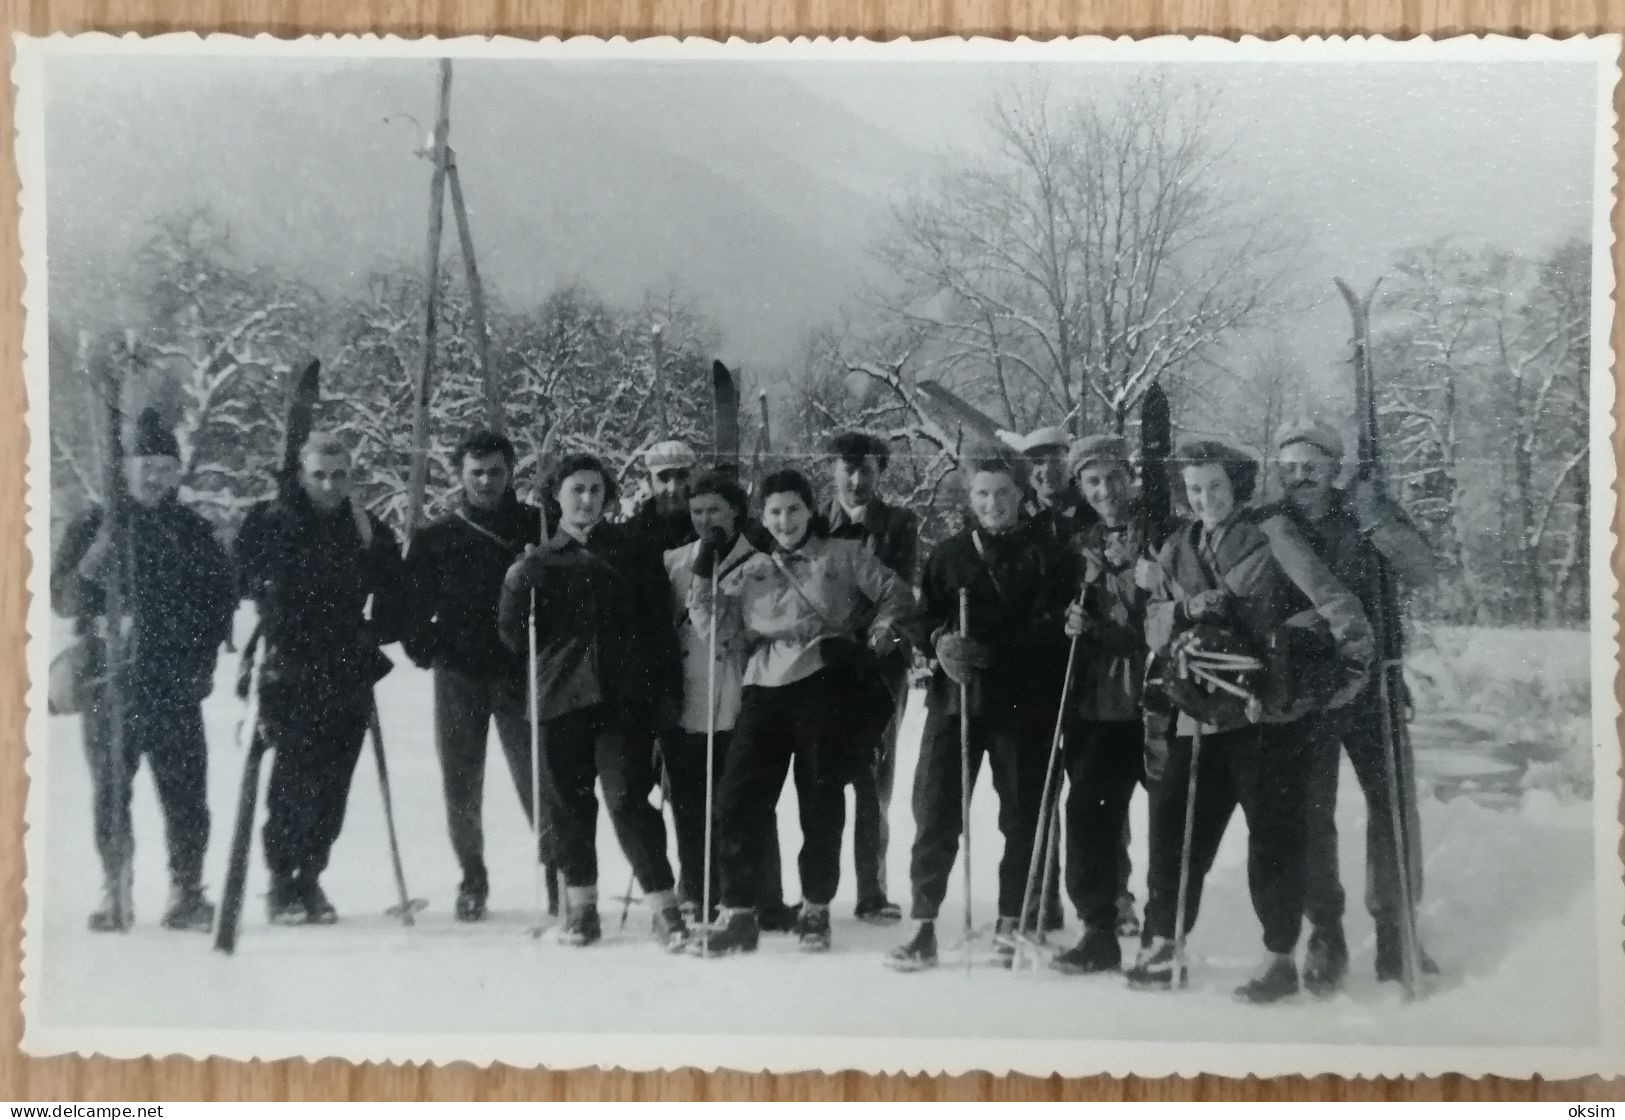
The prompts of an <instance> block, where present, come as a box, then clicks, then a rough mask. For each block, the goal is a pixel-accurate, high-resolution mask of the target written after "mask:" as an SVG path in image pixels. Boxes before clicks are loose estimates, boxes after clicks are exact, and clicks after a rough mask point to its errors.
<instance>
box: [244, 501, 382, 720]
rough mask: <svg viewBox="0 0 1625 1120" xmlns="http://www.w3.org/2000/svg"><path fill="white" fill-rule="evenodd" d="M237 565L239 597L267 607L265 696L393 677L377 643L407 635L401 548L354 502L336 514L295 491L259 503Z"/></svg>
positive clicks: (247, 523) (333, 689)
mask: <svg viewBox="0 0 1625 1120" xmlns="http://www.w3.org/2000/svg"><path fill="white" fill-rule="evenodd" d="M235 560H236V564H237V578H238V592H239V594H240V595H242V597H243V598H246V599H252V600H253V601H254V603H255V605H256V606H257V607H258V608H259V615H260V638H261V641H262V647H261V649H260V651H259V656H260V657H261V658H262V659H263V660H262V663H261V669H260V672H261V688H262V689H264V690H266V692H265V693H264V694H267V695H268V694H273V693H277V692H282V693H285V694H286V695H287V696H288V697H289V698H290V699H297V698H298V697H299V696H301V695H302V694H308V693H309V692H311V691H319V692H323V693H327V694H334V693H342V692H344V691H347V690H348V689H351V688H355V687H361V686H371V685H372V684H373V683H375V682H376V681H377V680H378V679H379V678H381V677H382V676H383V675H384V674H385V673H387V672H389V670H390V668H391V665H390V662H389V659H388V658H387V657H385V656H384V655H383V654H382V653H381V652H380V651H379V649H378V647H379V646H382V645H388V644H389V643H390V642H393V641H396V640H397V639H398V638H399V636H400V633H399V632H400V622H401V616H402V613H403V612H402V606H403V604H402V600H403V598H404V587H403V583H404V581H403V578H402V571H401V554H400V546H399V544H398V543H397V542H396V538H395V534H394V533H393V532H392V531H391V530H390V528H389V526H388V525H385V524H384V523H383V521H381V520H379V519H378V518H377V517H375V516H373V515H372V514H370V513H367V512H366V511H364V510H362V509H361V507H360V505H359V504H357V503H356V502H355V501H354V500H353V499H352V500H351V501H349V502H347V503H345V505H344V506H342V507H340V508H339V509H338V510H335V511H333V512H331V513H329V512H325V511H322V510H318V509H317V508H316V507H315V506H314V505H312V504H311V501H310V499H309V498H308V497H306V496H305V494H304V492H303V491H302V490H300V489H298V488H296V487H290V488H288V490H287V491H285V492H284V493H283V494H282V495H281V496H279V497H276V498H273V499H270V500H268V501H264V502H261V503H259V504H258V505H255V506H253V507H252V508H250V509H249V511H248V516H247V517H246V518H245V519H244V520H243V525H242V528H241V529H239V530H238V532H237V543H236V553H235ZM369 597H370V598H371V599H372V617H371V619H370V620H369V619H368V618H367V616H366V613H365V611H366V605H367V600H368V598H369Z"/></svg>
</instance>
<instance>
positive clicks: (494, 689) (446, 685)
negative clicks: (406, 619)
mask: <svg viewBox="0 0 1625 1120" xmlns="http://www.w3.org/2000/svg"><path fill="white" fill-rule="evenodd" d="M493 719H494V720H495V721H496V725H497V741H498V742H499V743H501V744H502V753H503V754H504V755H505V756H507V759H508V773H509V774H511V775H512V776H513V784H514V788H515V789H516V790H517V791H518V793H519V804H520V806H521V807H522V808H523V809H524V811H525V819H526V820H529V819H530V818H531V773H530V719H529V708H528V699H527V697H526V695H525V682H524V680H523V678H519V677H513V676H510V675H501V676H493V675H478V676H476V675H474V674H471V673H465V672H462V671H460V670H457V669H451V668H447V667H445V666H437V667H436V668H435V670H434V736H435V750H436V752H437V753H438V754H439V756H440V781H441V788H442V789H443V790H444V792H445V795H446V826H447V829H448V831H449V832H450V834H451V850H452V851H453V852H454V853H455V854H456V856H457V863H458V865H459V866H461V867H462V869H463V878H464V879H465V880H471V881H474V882H476V883H484V882H485V881H486V873H485V827H484V807H485V750H486V743H487V741H488V739H489V736H490V728H491V721H492V720H493Z"/></svg>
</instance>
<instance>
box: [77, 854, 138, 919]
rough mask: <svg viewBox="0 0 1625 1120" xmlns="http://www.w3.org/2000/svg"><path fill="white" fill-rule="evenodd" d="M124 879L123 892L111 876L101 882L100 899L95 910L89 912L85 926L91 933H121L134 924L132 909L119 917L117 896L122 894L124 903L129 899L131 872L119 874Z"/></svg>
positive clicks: (126, 871)
mask: <svg viewBox="0 0 1625 1120" xmlns="http://www.w3.org/2000/svg"><path fill="white" fill-rule="evenodd" d="M121 874H122V875H123V878H124V884H123V890H122V892H121V891H120V889H119V884H118V883H117V882H116V881H115V880H114V879H113V877H112V876H107V877H106V878H104V879H103V880H102V898H101V902H100V903H98V904H97V906H96V909H94V910H92V911H91V912H90V917H89V918H88V919H86V921H85V925H86V927H87V928H88V929H89V930H90V932H92V933H123V932H124V931H125V930H127V929H129V928H130V926H132V925H134V924H135V914H134V912H133V907H132V908H131V909H129V910H126V911H125V913H124V915H123V916H122V918H121V917H120V915H119V896H120V894H121V893H122V895H123V897H124V898H125V900H126V902H127V901H128V899H129V897H130V886H131V883H132V881H133V876H132V874H131V872H130V871H129V870H128V869H126V870H125V871H123V872H121Z"/></svg>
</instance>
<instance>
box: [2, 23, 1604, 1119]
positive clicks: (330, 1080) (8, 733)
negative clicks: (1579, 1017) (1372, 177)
mask: <svg viewBox="0 0 1625 1120" xmlns="http://www.w3.org/2000/svg"><path fill="white" fill-rule="evenodd" d="M4 7H5V12H6V19H5V25H6V28H7V29H8V30H10V31H24V32H28V33H30V34H35V35H42V34H47V33H49V32H53V31H65V32H73V31H86V30H99V31H111V32H124V31H138V32H159V31H183V30H196V31H229V32H241V33H251V34H252V33H260V32H271V33H274V34H279V35H296V34H302V33H305V32H355V33H363V32H369V31H371V32H378V33H394V34H398V35H403V36H419V35H430V34H434V35H462V34H470V33H494V32H501V33H505V34H511V35H516V36H523V37H538V36H544V35H574V34H598V35H626V36H629V37H636V36H643V35H650V34H676V35H704V36H712V37H726V36H730V35H738V36H742V37H745V38H749V39H761V38H767V37H771V36H775V35H796V34H814V35H831V36H835V35H865V36H868V37H871V38H878V39H886V38H892V37H896V36H901V35H908V36H911V37H916V38H917V37H922V36H934V35H945V34H981V35H990V36H996V37H1013V36H1017V35H1029V36H1035V37H1050V36H1055V35H1063V34H1080V33H1108V34H1114V35H1115V34H1132V35H1145V34H1152V33H1164V32H1202V33H1208V34H1218V35H1224V36H1228V37H1236V36H1239V35H1243V34H1248V35H1257V36H1261V37H1264V38H1276V37H1280V36H1285V35H1294V34H1322V35H1325V34H1357V33H1366V34H1382V35H1387V36H1391V37H1396V38H1400V37H1410V36H1415V35H1433V36H1444V35H1453V34H1460V33H1467V32H1487V31H1499V32H1504V33H1508V34H1520V35H1522V34H1547V35H1571V34H1578V33H1584V32H1604V31H1613V30H1619V29H1621V28H1625V0H1597V2H1594V3H1559V2H1547V3H1528V4H1521V3H1514V2H1512V0H1484V2H1479V3H1471V2H1463V0H1438V2H1421V0H1405V2H1393V0H1370V2H1364V3H1362V2H1359V0H1347V2H1340V3H1330V2H1325V0H1321V2H1316V3H1301V4H1300V3H1287V2H1248V0H1238V2H1235V3H1227V2H1224V0H1180V2H1174V0H1169V2H1162V3H1131V2H1128V0H1120V2H1116V3H1099V4H1092V5H1076V6H1073V5H1067V4H1063V3H1054V2H1050V3H1043V2H1038V0H1033V2H1020V0H1003V2H1000V0H964V2H953V0H903V2H897V3H891V4H885V3H881V2H880V0H797V2H785V0H772V2H768V3H748V2H746V0H687V2H676V0H674V2H670V3H656V2H653V0H625V2H621V3H600V4H591V3H586V2H581V0H554V2H545V3H544V2H535V0H494V2H491V3H483V4H477V3H472V2H469V3H464V4H458V3H448V2H445V0H440V2H436V0H421V2H419V3H410V2H407V0H374V2H368V3H339V2H336V0H210V2H197V0H183V2H175V0H34V2H33V3H23V2H22V0H4ZM4 52H5V56H6V58H5V65H6V67H7V72H8V73H9V68H10V63H11V58H10V55H11V44H10V39H9V37H8V39H7V41H6V43H5V44H4ZM0 96H3V101H4V105H3V110H0V111H3V116H4V119H5V120H8V121H9V120H11V107H12V101H13V90H12V88H11V86H10V83H9V81H7V82H6V83H4V92H3V95H0ZM1616 108H1617V106H1616ZM3 148H4V155H3V157H0V158H3V159H4V167H5V169H6V170H5V177H4V179H3V181H0V193H4V194H5V195H6V198H7V203H6V215H5V218H4V220H3V221H0V307H3V308H4V322H3V327H0V535H3V537H4V541H3V543H0V664H3V665H5V666H9V668H8V669H6V670H4V671H3V672H0V759H3V762H0V900H3V905H4V916H3V918H0V993H4V995H3V996H0V1004H3V1007H0V1098H7V1099H13V1100H32V1101H36V1102H48V1101H63V1100H96V1099H100V1100H146V1099H154V1100H208V1099H220V1100H258V1099H295V1100H321V1099H336V1100H373V1099H393V1100H462V1099H491V1100H554V1099H570V1100H584V1099H585V1100H592V1099H600V1098H604V1099H613V1100H635V1099H645V1098H656V1099H667V1100H707V1099H751V1098H767V1099H779V1100H826V1099H835V1100H1046V1101H1061V1100H1065V1101H1072V1100H1092V1099H1104V1100H1170V1099H1179V1100H1183V1099H1228V1100H1266V1101H1267V1100H1292V1099H1301V1098H1320V1099H1333V1100H1562V1099H1610V1098H1612V1099H1615V1100H1617V1099H1619V1098H1621V1097H1622V1096H1625V1081H1614V1082H1611V1083H1610V1082H1604V1081H1600V1080H1595V1079H1593V1080H1586V1081H1570V1082H1545V1081H1541V1080H1539V1079H1535V1080H1531V1081H1510V1080H1505V1079H1499V1078H1483V1079H1478V1080H1472V1079H1467V1078H1462V1077H1443V1078H1435V1079H1429V1080H1423V1081H1381V1080H1378V1081H1363V1080H1360V1081H1354V1080H1344V1079H1338V1078H1330V1077H1326V1078H1316V1079H1312V1080H1309V1079H1303V1078H1281V1079H1276V1080H1267V1081H1260V1080H1256V1079H1247V1080H1228V1079H1222V1078H1212V1077H1202V1078H1195V1079H1168V1080H1141V1079H1133V1078H1130V1079H1127V1080H1112V1079H1109V1078H1097V1079H1073V1080H1063V1079H1061V1078H1048V1079H1039V1078H1021V1077H1011V1078H994V1077H990V1076H987V1075H972V1076H965V1077H958V1078H935V1079H934V1078H928V1077H901V1076H900V1077H868V1076H864V1075H859V1074H853V1073H832V1074H824V1075H801V1076H793V1077H774V1076H767V1075H760V1074H749V1073H730V1072H721V1073H715V1074H703V1073H699V1072H696V1071H692V1070H679V1071H675V1072H671V1073H662V1074H632V1073H625V1072H621V1071H596V1070H580V1071H573V1072H551V1071H538V1070H517V1069H510V1068H506V1067H500V1066H499V1067H493V1068H489V1069H475V1068H474V1067H471V1066H468V1065H465V1064H457V1065H451V1066H446V1067H421V1066H413V1065H406V1066H378V1065H363V1066H354V1065H349V1064H346V1063H343V1062H335V1061H325V1062H318V1063H314V1064H312V1063H305V1062H275V1063H258V1062H255V1063H241V1062H226V1061H218V1060H210V1061H190V1060H187V1059H184V1058H168V1059H164V1060H143V1061H128V1062H125V1061H111V1060H107V1059H100V1058H96V1059H89V1060H84V1059H77V1058H53V1059H30V1058H26V1057H24V1056H22V1055H21V1054H20V1053H19V1051H18V1049H17V1040H18V1038H19V1037H20V1034H21V1027H22V1020H21V1012H20V1008H19V1005H18V1001H17V997H16V993H17V991H18V982H19V973H18V968H19V954H20V945H21V941H20V939H21V921H20V919H21V915H22V912H23V907H24V892H23V877H24V865H23V855H22V840H23V803H24V795H25V792H26V787H25V778H24V771H23V758H24V753H25V744H24V736H23V716H24V671H23V635H24V607H25V590H24V577H25V573H26V572H27V565H28V563H29V558H28V555H27V552H26V550H25V548H24V545H23V500H24V496H23V474H24V470H23V466H24V456H25V450H26V447H27V431H26V428H25V425H24V420H23V409H24V407H25V403H26V402H25V399H24V388H23V381H22V372H21V371H22V364H21V363H22V310H21V308H22V295H21V283H22V273H21V267H20V261H19V253H18V245H17V220H16V209H15V205H16V203H15V198H16V169H15V163H14V158H13V154H12V151H11V144H10V142H9V137H8V140H7V142H6V143H5V144H4V145H3ZM1614 228H1615V235H1616V245H1615V268H1616V270H1617V269H1618V268H1619V264H1620V260H1621V253H1620V249H1619V246H1618V244H1617V241H1618V230H1619V215H1618V212H1617V210H1616V213H1615V215H1614ZM1613 339H1614V346H1615V349H1616V351H1617V350H1618V349H1619V347H1620V345H1621V342H1622V334H1621V330H1620V326H1619V322H1618V320H1617V318H1616V322H1615V326H1614V332H1613ZM1614 441H1615V453H1616V457H1618V456H1619V455H1620V453H1621V441H1620V437H1619V435H1618V433H1617V432H1616V433H1615V436H1614ZM1598 481H1599V482H1601V481H1602V480H1598ZM1615 531H1616V533H1617V532H1618V531H1619V526H1618V524H1616V526H1615ZM1613 559H1614V566H1615V573H1616V577H1617V576H1618V575H1619V573H1620V567H1621V565H1620V556H1619V554H1618V553H1617V551H1616V554H1615V556H1614V558H1613ZM1616 688H1617V685H1616Z"/></svg>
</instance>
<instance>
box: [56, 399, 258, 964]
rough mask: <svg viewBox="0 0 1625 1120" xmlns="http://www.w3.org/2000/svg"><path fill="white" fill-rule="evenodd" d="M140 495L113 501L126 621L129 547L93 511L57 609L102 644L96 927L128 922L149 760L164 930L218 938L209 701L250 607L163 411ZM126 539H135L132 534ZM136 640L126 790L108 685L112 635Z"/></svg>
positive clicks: (121, 678) (77, 524)
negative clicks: (208, 894) (223, 657)
mask: <svg viewBox="0 0 1625 1120" xmlns="http://www.w3.org/2000/svg"><path fill="white" fill-rule="evenodd" d="M124 474H125V481H126V491H127V492H126V493H124V494H117V495H114V496H113V499H112V500H113V501H115V502H117V503H119V507H120V508H119V517H120V518H121V519H123V523H124V525H125V526H126V527H127V533H128V536H127V537H126V538H125V540H124V541H123V542H120V543H122V545H123V547H126V548H127V549H128V553H127V557H126V561H125V570H126V572H127V576H126V579H127V583H126V585H125V589H124V618H123V619H118V620H114V619H109V618H107V617H106V613H107V612H106V597H107V580H108V575H109V571H108V569H109V567H110V566H111V565H112V564H113V563H114V561H115V560H116V557H115V555H114V553H113V549H114V547H115V542H114V541H112V540H110V539H109V537H108V534H107V533H106V532H105V531H104V530H103V525H104V524H105V521H106V518H105V516H104V513H103V510H102V508H101V507H99V506H97V507H92V508H91V509H88V510H86V511H85V512H84V513H82V514H80V515H79V517H78V518H76V519H75V520H74V521H73V523H72V524H71V525H69V526H68V529H67V531H66V532H65V533H64V534H63V536H62V544H61V546H60V547H59V548H58V549H57V554H56V559H55V562H54V563H53V564H52V565H51V606H52V608H53V609H54V610H55V611H56V612H57V613H58V614H61V615H71V616H72V617H73V618H74V619H75V621H76V629H77V631H78V633H79V635H80V640H81V641H84V642H87V643H89V645H90V649H91V651H92V652H90V654H89V656H88V660H87V662H86V667H87V669H89V670H90V671H91V673H90V679H87V680H86V681H84V682H83V683H84V685H85V687H86V693H87V695H86V698H85V702H84V717H83V720H84V722H83V731H84V740H85V757H86V758H87V759H88V760H89V761H90V774H91V782H92V788H93V789H94V791H95V799H94V801H93V803H92V810H91V822H92V827H93V828H94V830H95V835H96V849H97V852H98V854H99V855H100V856H101V860H102V868H103V872H104V876H105V879H104V885H103V889H102V903H101V905H100V906H99V907H97V909H96V910H95V911H94V912H92V913H91V915H90V928H91V929H92V930H94V931H96V932H107V931H112V930H118V929H120V928H122V927H121V925H120V924H119V923H120V917H119V915H118V913H117V909H116V904H115V901H114V899H115V898H116V896H117V892H118V891H119V889H120V884H119V883H118V881H117V877H125V882H124V884H123V888H124V890H125V893H126V894H127V891H128V886H129V882H128V878H127V877H128V876H129V874H130V861H129V858H128V857H129V853H130V852H131V851H132V848H133V843H134V838H133V835H132V833H131V829H130V790H131V786H132V784H133V783H134V781H135V772H136V767H137V766H138V765H139V764H140V761H141V759H142V758H145V759H146V760H147V764H148V766H149V767H150V768H151V771H152V779H153V784H154V785H155V786H156V787H157V790H158V803H159V805H160V806H161V807H162V809H163V813H164V839H165V841H166V842H167V844H168V848H169V881H170V893H169V904H168V906H167V907H166V909H165V911H164V915H163V924H164V925H165V926H166V927H168V928H170V929H177V930H196V931H202V932H207V931H208V929H209V927H210V925H211V924H213V921H214V906H213V905H211V904H210V903H209V902H208V900H207V899H205V898H204V895H203V853H204V849H205V848H206V847H207V845H208V842H209V803H208V797H207V795H208V743H207V742H206V740H205V739H204V735H203V716H202V710H201V706H200V705H201V703H202V701H203V698H204V697H205V696H207V695H208V694H209V692H210V690H211V689H212V687H213V684H214V668H215V655H216V653H217V651H218V648H219V646H220V643H221V642H222V641H224V640H225V637H226V635H227V633H228V631H229V630H230V628H231V616H232V612H233V609H234V607H235V606H236V600H235V597H234V596H233V594H232V584H231V568H230V565H229V563H228V562H227V559H226V552H225V549H224V548H222V547H221V545H220V543H219V541H217V540H216V539H215V535H214V531H213V530H212V529H211V528H210V527H209V523H208V522H207V521H205V520H204V519H203V518H202V517H200V516H199V515H198V514H196V513H195V512H193V511H192V510H190V509H187V508H186V507H185V506H183V505H182V504H181V503H180V500H179V499H178V498H177V496H176V491H177V489H178V488H179V486H180V481H181V454H180V447H179V445H178V444H177V443H176V440H175V435H174V433H173V432H171V431H170V430H169V428H168V427H167V426H165V424H164V423H163V421H162V420H161V419H160V418H159V415H158V413H157V412H156V411H155V410H153V409H150V408H149V409H146V410H145V411H143V412H142V413H141V415H140V417H139V418H138V420H137V422H136V428H135V440H134V442H133V443H132V444H131V446H130V450H129V454H128V456H127V458H126V460H125V466H124ZM121 535H122V534H121ZM110 625H119V626H121V627H122V629H123V632H124V634H125V644H124V648H125V650H126V651H128V652H127V657H126V659H125V663H124V664H123V665H122V666H120V667H119V671H118V674H117V679H116V682H114V686H115V687H116V688H117V690H118V693H119V697H118V698H119V700H120V701H121V703H122V716H123V726H122V731H123V735H122V744H123V753H124V756H125V757H124V767H123V778H124V780H123V786H122V788H114V783H113V777H112V769H113V768H112V767H111V766H109V765H108V759H109V757H110V755H111V751H112V745H113V743H114V736H113V723H112V721H113V719H114V718H115V717H114V704H113V703H112V697H111V696H110V695H109V688H108V684H109V682H108V681H107V679H106V668H105V665H104V660H105V652H104V651H105V648H106V647H105V641H104V636H105V633H106V627H108V626H110Z"/></svg>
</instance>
